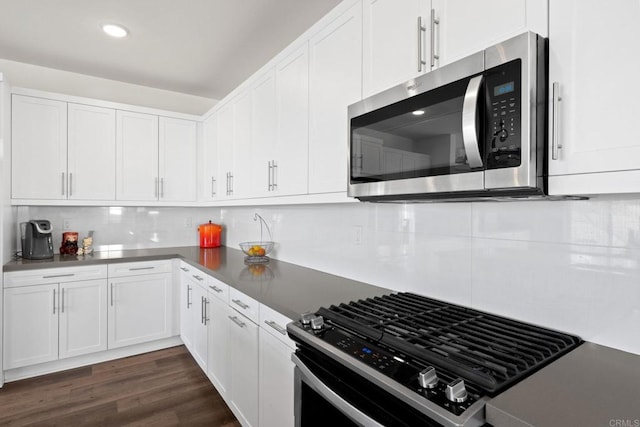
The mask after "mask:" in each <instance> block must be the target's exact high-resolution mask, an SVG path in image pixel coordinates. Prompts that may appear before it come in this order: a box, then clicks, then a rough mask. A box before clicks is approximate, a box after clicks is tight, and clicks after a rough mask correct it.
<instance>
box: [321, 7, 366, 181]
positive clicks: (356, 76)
mask: <svg viewBox="0 0 640 427" xmlns="http://www.w3.org/2000/svg"><path fill="white" fill-rule="evenodd" d="M309 52H310V58H309V66H310V69H309V93H310V100H309V108H310V110H309V117H310V119H309V120H310V123H309V193H325V192H337V191H346V190H347V154H348V149H347V136H348V126H347V125H348V123H347V107H348V106H349V105H350V104H353V103H354V102H357V101H359V100H360V99H361V98H362V5H361V3H357V4H356V5H354V6H353V7H351V8H350V9H349V10H348V11H347V12H345V13H344V14H343V15H342V16H340V17H339V18H337V19H335V20H334V21H333V22H331V23H330V24H329V25H328V26H327V27H326V28H324V29H323V30H321V31H320V32H319V33H318V34H316V35H315V36H314V37H313V38H311V40H310V41H309Z"/></svg>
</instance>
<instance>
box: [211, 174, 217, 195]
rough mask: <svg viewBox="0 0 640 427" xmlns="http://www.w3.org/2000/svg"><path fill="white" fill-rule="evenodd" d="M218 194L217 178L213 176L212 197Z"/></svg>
mask: <svg viewBox="0 0 640 427" xmlns="http://www.w3.org/2000/svg"><path fill="white" fill-rule="evenodd" d="M215 195H216V179H215V178H214V177H211V197H215Z"/></svg>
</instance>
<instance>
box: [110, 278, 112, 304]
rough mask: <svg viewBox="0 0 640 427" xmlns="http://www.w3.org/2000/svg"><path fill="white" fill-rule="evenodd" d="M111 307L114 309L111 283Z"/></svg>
mask: <svg viewBox="0 0 640 427" xmlns="http://www.w3.org/2000/svg"><path fill="white" fill-rule="evenodd" d="M110 304H111V307H113V283H111V302H110Z"/></svg>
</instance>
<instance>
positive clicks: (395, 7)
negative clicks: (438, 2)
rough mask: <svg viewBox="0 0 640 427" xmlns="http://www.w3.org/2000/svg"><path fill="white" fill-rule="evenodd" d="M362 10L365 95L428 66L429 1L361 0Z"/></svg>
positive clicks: (426, 69)
mask: <svg viewBox="0 0 640 427" xmlns="http://www.w3.org/2000/svg"><path fill="white" fill-rule="evenodd" d="M363 9H364V10H363V16H364V19H363V22H362V26H363V35H364V36H363V37H364V38H363V40H362V43H363V52H362V55H363V64H364V68H363V70H362V71H363V82H362V83H363V91H364V96H365V97H367V96H370V95H373V94H375V93H378V92H380V91H382V90H384V89H388V88H390V87H392V86H395V85H397V84H400V83H403V82H405V81H407V80H409V79H410V78H412V77H415V76H416V75H418V74H421V73H424V72H427V71H429V70H430V69H431V43H430V40H431V0H405V1H403V2H402V4H401V5H400V4H399V3H398V1H397V0H364V2H363ZM423 61H424V63H423Z"/></svg>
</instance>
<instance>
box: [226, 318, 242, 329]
mask: <svg viewBox="0 0 640 427" xmlns="http://www.w3.org/2000/svg"><path fill="white" fill-rule="evenodd" d="M228 317H229V319H231V321H232V322H233V323H235V324H236V325H238V326H240V327H241V328H244V327H245V326H246V325H245V324H244V322H242V321H240V319H238V317H237V316H228Z"/></svg>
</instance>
